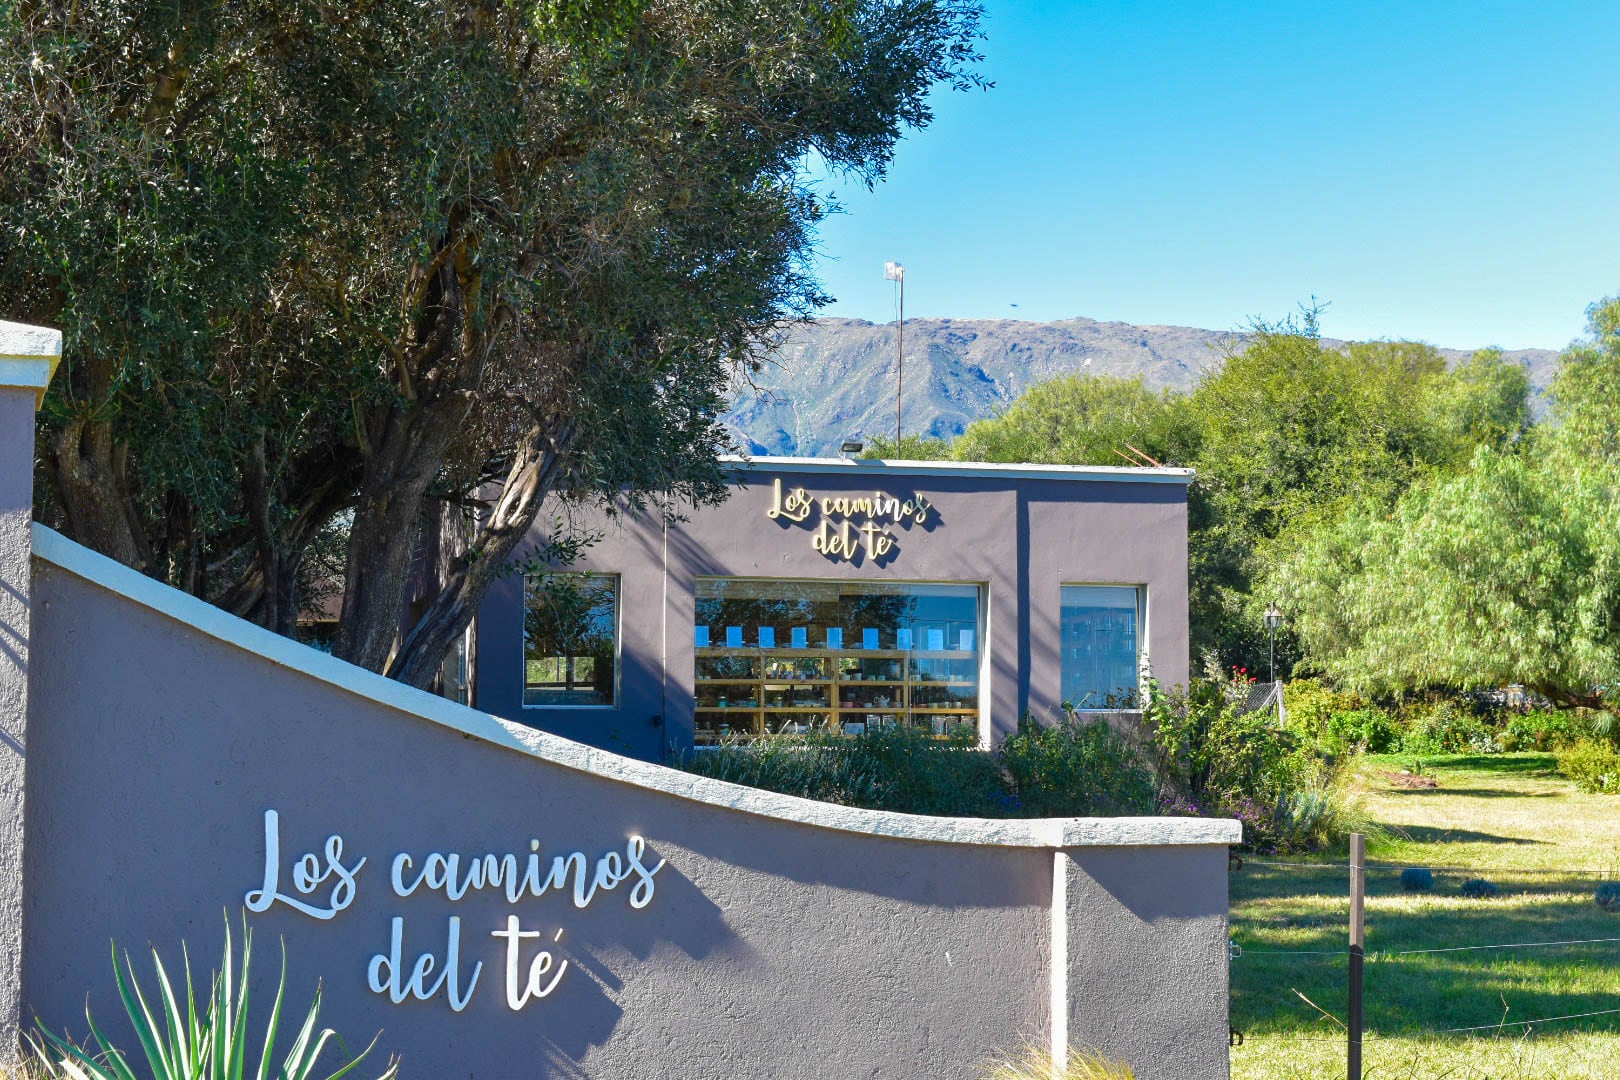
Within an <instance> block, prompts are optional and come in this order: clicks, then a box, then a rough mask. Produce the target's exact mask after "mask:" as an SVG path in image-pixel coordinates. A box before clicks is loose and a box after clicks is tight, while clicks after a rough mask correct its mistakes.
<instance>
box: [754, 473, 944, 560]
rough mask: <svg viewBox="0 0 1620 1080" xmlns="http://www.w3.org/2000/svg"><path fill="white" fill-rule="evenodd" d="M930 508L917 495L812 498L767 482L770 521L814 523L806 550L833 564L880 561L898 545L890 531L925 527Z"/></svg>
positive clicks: (881, 493) (778, 480)
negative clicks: (862, 557)
mask: <svg viewBox="0 0 1620 1080" xmlns="http://www.w3.org/2000/svg"><path fill="white" fill-rule="evenodd" d="M933 510H934V504H933V503H931V502H929V501H928V500H927V499H926V498H924V497H923V496H921V495H912V496H911V497H910V498H902V497H901V496H898V495H891V494H889V493H888V492H886V491H874V492H873V493H872V494H870V495H824V496H821V497H819V498H818V497H816V496H814V495H812V494H811V493H810V492H809V491H808V490H807V489H805V488H802V487H798V488H793V489H791V490H788V491H784V490H783V489H782V479H781V477H777V478H776V479H774V480H772V481H771V505H770V507H769V508H768V509H767V510H766V511H765V516H766V517H768V518H770V519H771V520H773V521H789V522H792V523H793V524H795V525H808V524H809V523H810V521H811V519H812V518H814V519H815V528H814V529H813V531H812V534H811V537H810V546H811V547H812V548H814V549H815V550H817V551H819V552H821V554H823V555H825V556H826V557H827V558H829V559H831V560H832V561H834V562H837V561H838V560H840V559H855V558H856V557H857V556H858V555H859V554H861V553H863V552H864V553H865V555H866V557H867V558H871V559H881V558H883V557H885V556H887V555H888V554H890V553H891V552H893V551H894V550H895V548H896V546H897V545H898V544H899V543H900V541H899V538H898V537H896V536H895V535H894V532H893V529H894V528H895V527H906V528H909V527H910V526H912V525H924V526H926V525H927V524H928V519H929V516H930V515H931V514H932V513H933Z"/></svg>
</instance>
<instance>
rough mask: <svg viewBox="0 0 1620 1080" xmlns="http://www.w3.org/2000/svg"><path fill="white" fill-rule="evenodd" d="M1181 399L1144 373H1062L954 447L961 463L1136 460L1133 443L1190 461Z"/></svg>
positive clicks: (1167, 458) (1190, 432)
mask: <svg viewBox="0 0 1620 1080" xmlns="http://www.w3.org/2000/svg"><path fill="white" fill-rule="evenodd" d="M1190 420H1191V416H1190V413H1189V412H1188V409H1187V404H1186V400H1185V398H1183V397H1180V396H1178V395H1175V394H1172V393H1171V392H1170V391H1154V390H1149V389H1148V388H1147V386H1146V385H1145V384H1144V383H1143V382H1142V380H1141V378H1134V379H1121V378H1117V377H1115V376H1112V375H1090V374H1083V375H1065V376H1063V377H1061V378H1057V379H1053V380H1052V381H1051V382H1046V383H1041V384H1039V385H1037V386H1034V387H1031V388H1030V389H1029V390H1028V391H1027V392H1026V393H1024V395H1023V396H1021V397H1020V398H1019V399H1018V400H1017V401H1015V402H1013V404H1012V406H1011V407H1010V408H1009V409H1008V410H1007V411H1006V412H1005V413H1003V414H1002V415H1000V416H998V417H994V418H992V419H989V420H978V421H975V422H974V423H972V424H969V425H968V428H967V430H966V431H964V432H963V433H962V435H961V436H960V437H959V438H958V439H957V440H956V441H955V443H953V444H952V446H951V450H952V453H953V454H954V456H955V457H956V458H957V459H958V460H960V461H1026V462H1042V463H1047V464H1054V465H1140V464H1141V462H1140V461H1139V460H1137V459H1136V458H1135V457H1134V455H1132V453H1131V450H1130V448H1131V447H1133V446H1134V447H1135V448H1136V449H1137V450H1140V451H1142V452H1143V453H1145V454H1147V455H1148V456H1150V457H1152V458H1154V459H1155V460H1157V461H1161V462H1165V463H1166V464H1182V465H1185V464H1188V463H1189V462H1190V460H1191V458H1192V457H1193V455H1194V453H1195V451H1196V439H1197V433H1196V429H1195V428H1194V427H1193V426H1192V425H1191V424H1190Z"/></svg>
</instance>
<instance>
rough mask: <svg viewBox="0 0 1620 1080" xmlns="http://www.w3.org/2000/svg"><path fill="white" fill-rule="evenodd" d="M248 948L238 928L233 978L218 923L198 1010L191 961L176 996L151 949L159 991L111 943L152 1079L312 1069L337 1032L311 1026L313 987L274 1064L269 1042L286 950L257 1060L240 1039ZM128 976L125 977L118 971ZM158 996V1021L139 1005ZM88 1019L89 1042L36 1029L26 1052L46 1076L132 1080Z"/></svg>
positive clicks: (316, 1009)
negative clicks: (216, 961) (217, 945)
mask: <svg viewBox="0 0 1620 1080" xmlns="http://www.w3.org/2000/svg"><path fill="white" fill-rule="evenodd" d="M252 953H253V935H252V932H251V931H245V932H244V934H243V939H242V965H241V976H240V982H238V980H237V978H236V976H235V974H234V970H235V969H234V966H233V965H234V957H233V956H232V950H231V933H230V927H229V926H227V927H226V930H225V964H224V970H223V971H220V972H216V973H215V974H214V976H213V983H212V989H211V992H210V994H209V998H208V1000H207V1001H205V1002H203V1003H202V1005H203V1010H204V1011H202V1012H201V1013H199V1011H198V1004H199V1003H198V1001H197V999H196V996H195V994H194V992H193V990H192V981H191V961H190V960H189V959H187V961H186V965H185V983H184V990H185V993H184V996H183V997H178V998H177V997H176V995H175V992H174V984H172V983H171V982H170V981H169V976H168V973H167V972H166V971H164V969H163V961H162V960H161V959H159V957H158V955H157V950H155V949H154V950H153V951H152V961H153V963H154V965H155V966H156V967H157V977H158V986H159V988H160V989H161V991H162V993H161V995H153V994H150V993H147V992H145V991H143V990H142V989H141V986H140V983H139V981H138V980H137V979H136V978H135V969H134V965H133V964H131V963H130V959H129V954H128V953H125V954H124V968H123V970H119V967H118V950H117V949H116V948H114V950H113V976H114V978H115V979H116V981H117V983H118V995H119V997H121V998H122V999H123V1001H124V1009H125V1012H127V1013H128V1014H129V1022H130V1024H131V1026H132V1027H133V1028H134V1030H135V1035H136V1037H137V1038H138V1040H139V1041H140V1044H141V1046H142V1048H143V1050H144V1052H145V1056H146V1063H147V1067H148V1069H150V1070H151V1074H152V1078H153V1080H193V1078H195V1077H199V1076H206V1077H208V1078H209V1080H242V1078H243V1077H247V1076H257V1077H261V1078H262V1077H266V1076H274V1077H277V1078H278V1080H308V1078H309V1077H310V1076H312V1075H314V1072H315V1066H316V1062H317V1060H318V1059H319V1058H320V1056H321V1054H322V1052H323V1051H324V1050H325V1049H326V1047H327V1044H328V1043H330V1042H331V1041H332V1040H333V1039H335V1038H336V1037H337V1035H336V1033H335V1032H334V1031H332V1030H331V1029H330V1028H324V1029H321V1030H317V1029H316V1026H315V1025H316V1022H317V1018H318V1016H319V1014H320V1011H321V992H320V990H319V989H316V991H315V1000H314V1002H313V1003H312V1004H311V1005H310V1007H309V1011H308V1012H307V1013H306V1014H305V1015H304V1022H303V1024H302V1026H301V1028H300V1030H299V1031H298V1032H297V1033H296V1034H295V1035H294V1037H293V1041H292V1047H291V1048H290V1049H289V1050H288V1051H287V1054H286V1056H285V1057H284V1058H283V1059H282V1060H281V1062H280V1064H279V1065H278V1064H277V1063H276V1061H275V1056H274V1055H275V1041H276V1035H277V1034H278V1027H279V1025H280V1020H281V1002H282V997H283V992H284V991H285V989H286V985H287V957H286V954H285V952H283V955H282V958H281V982H280V984H279V985H278V986H277V987H276V996H275V1000H274V1001H273V1002H272V1003H271V1007H270V1020H269V1023H268V1025H267V1027H266V1028H265V1034H264V1044H263V1049H262V1050H261V1051H260V1054H259V1061H258V1063H257V1065H255V1064H254V1060H253V1054H252V1051H251V1049H250V1048H249V1046H248V1045H247V1044H248V1039H249V1033H248V1024H247V1015H248V973H249V967H250V964H251V960H252ZM126 972H127V973H128V976H129V977H128V979H127V980H126V979H125V977H124V976H125V973H126ZM150 1001H157V1002H159V1003H160V1008H159V1010H158V1012H159V1016H161V1017H162V1021H161V1026H160V1024H159V1021H158V1020H156V1019H154V1018H153V1016H152V1014H151V1013H150V1012H149V1011H148V1009H147V1002H150ZM85 1019H86V1020H87V1021H88V1022H89V1026H90V1032H91V1043H93V1047H91V1046H90V1045H89V1044H87V1046H86V1047H80V1046H76V1045H74V1044H73V1043H71V1042H69V1041H68V1040H67V1039H65V1038H63V1037H62V1036H59V1035H54V1034H52V1033H51V1032H49V1031H45V1030H43V1029H42V1030H41V1032H40V1037H38V1038H33V1039H31V1043H32V1048H33V1052H34V1056H35V1058H36V1060H37V1061H38V1063H39V1066H40V1068H41V1069H42V1070H43V1071H44V1073H45V1075H46V1076H48V1077H51V1078H52V1080H58V1078H61V1080H132V1078H133V1076H134V1074H133V1073H132V1072H131V1070H130V1067H129V1064H128V1060H127V1059H126V1058H125V1057H124V1054H123V1052H122V1051H120V1050H118V1049H116V1048H115V1047H113V1046H112V1045H111V1044H110V1043H108V1042H107V1041H106V1039H105V1038H104V1037H103V1036H102V1034H101V1031H100V1029H99V1028H98V1027H97V1026H96V1022H95V1020H94V1019H93V1018H92V1017H91V1016H90V1012H89V1010H88V1009H86V1010H85ZM376 1045H377V1040H376V1039H373V1040H372V1041H371V1046H368V1047H366V1048H365V1049H364V1050H362V1051H361V1052H360V1055H359V1057H356V1058H355V1059H354V1060H353V1061H351V1062H350V1063H349V1064H348V1065H347V1066H345V1067H343V1068H342V1069H341V1070H339V1071H338V1072H336V1073H333V1074H332V1075H333V1076H334V1077H335V1076H341V1075H343V1074H344V1073H347V1072H349V1071H350V1070H351V1069H353V1068H355V1066H357V1065H359V1064H360V1061H361V1060H362V1059H363V1058H364V1057H365V1056H366V1055H367V1054H369V1053H371V1050H372V1048H373V1047H375V1046H376ZM397 1075H398V1066H397V1065H395V1064H393V1063H390V1064H389V1066H388V1068H387V1070H386V1071H384V1072H383V1073H382V1075H381V1077H380V1078H379V1080H394V1078H395V1077H396V1076H397Z"/></svg>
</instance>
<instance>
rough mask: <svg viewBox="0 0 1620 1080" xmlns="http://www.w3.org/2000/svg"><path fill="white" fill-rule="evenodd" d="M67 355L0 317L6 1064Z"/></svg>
mask: <svg viewBox="0 0 1620 1080" xmlns="http://www.w3.org/2000/svg"><path fill="white" fill-rule="evenodd" d="M61 359H62V334H61V332H60V331H57V330H50V329H47V328H45V327H41V326H27V325H24V324H22V323H13V322H4V321H0V1066H3V1065H7V1064H10V1063H11V1061H13V1060H14V1059H15V1058H16V1057H17V1056H18V1053H19V1051H20V1049H21V1045H20V1043H19V1036H20V1034H21V1025H22V1013H21V1004H22V947H23V937H22V930H23V927H22V919H23V833H24V820H25V819H24V809H25V801H24V796H25V794H26V784H25V769H24V764H25V759H26V756H27V748H28V649H29V643H30V622H31V610H30V596H31V593H32V588H33V570H32V567H33V526H32V522H33V516H34V416H35V413H36V412H37V411H38V409H39V406H40V403H41V402H43V401H44V399H45V389H46V387H48V386H49V385H50V381H51V376H53V375H54V374H56V366H57V364H58V363H60V361H61Z"/></svg>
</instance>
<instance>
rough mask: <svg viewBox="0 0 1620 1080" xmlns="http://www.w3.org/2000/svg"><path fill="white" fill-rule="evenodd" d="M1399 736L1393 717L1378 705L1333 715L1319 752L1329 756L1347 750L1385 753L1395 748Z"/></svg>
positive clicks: (1321, 741) (1329, 719) (1321, 740)
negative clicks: (1325, 752)
mask: <svg viewBox="0 0 1620 1080" xmlns="http://www.w3.org/2000/svg"><path fill="white" fill-rule="evenodd" d="M1400 737H1401V733H1400V730H1399V729H1398V728H1397V727H1396V725H1395V718H1394V717H1392V716H1390V715H1389V713H1387V712H1385V711H1384V710H1383V709H1380V708H1378V707H1377V706H1373V705H1369V706H1367V707H1366V708H1364V709H1352V710H1350V711H1348V712H1336V713H1334V714H1333V715H1332V716H1330V717H1329V718H1328V723H1327V730H1326V731H1325V732H1324V733H1323V735H1322V736H1321V738H1320V740H1319V741H1320V743H1321V745H1322V749H1324V750H1325V751H1327V752H1328V753H1330V754H1342V753H1345V752H1346V751H1349V750H1365V751H1367V752H1368V753H1369V754H1387V753H1389V752H1390V751H1391V750H1393V749H1395V746H1396V744H1397V743H1399V741H1400Z"/></svg>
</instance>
